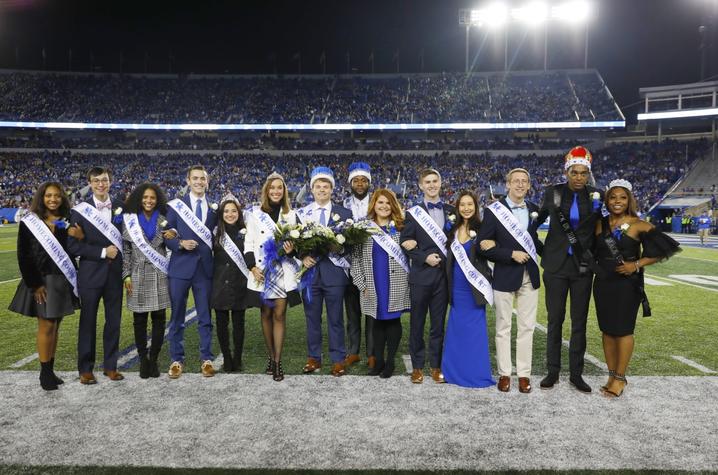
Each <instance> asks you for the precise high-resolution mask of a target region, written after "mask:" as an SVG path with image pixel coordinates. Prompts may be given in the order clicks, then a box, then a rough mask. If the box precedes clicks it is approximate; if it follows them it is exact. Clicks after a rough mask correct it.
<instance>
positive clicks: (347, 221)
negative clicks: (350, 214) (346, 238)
mask: <svg viewBox="0 0 718 475" xmlns="http://www.w3.org/2000/svg"><path fill="white" fill-rule="evenodd" d="M345 222H346V223H347V226H351V225H352V224H354V220H353V219H351V218H349V219H347V220H346V221H345Z"/></svg>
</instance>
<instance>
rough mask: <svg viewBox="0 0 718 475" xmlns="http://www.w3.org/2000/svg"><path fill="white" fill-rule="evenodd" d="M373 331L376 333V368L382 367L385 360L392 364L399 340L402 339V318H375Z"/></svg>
mask: <svg viewBox="0 0 718 475" xmlns="http://www.w3.org/2000/svg"><path fill="white" fill-rule="evenodd" d="M369 318H371V317H369ZM372 320H373V318H372ZM372 331H373V333H374V344H375V346H374V356H375V357H376V368H381V366H382V365H383V364H384V363H385V362H386V363H388V364H392V363H393V362H394V357H395V356H396V351H397V350H398V349H399V342H400V341H401V318H392V319H391V320H375V321H374V325H373V329H372ZM385 347H386V350H387V352H386V359H385V358H384V348H385Z"/></svg>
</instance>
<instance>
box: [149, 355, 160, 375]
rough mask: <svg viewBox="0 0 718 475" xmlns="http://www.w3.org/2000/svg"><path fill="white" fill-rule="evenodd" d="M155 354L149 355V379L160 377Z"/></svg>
mask: <svg viewBox="0 0 718 475" xmlns="http://www.w3.org/2000/svg"><path fill="white" fill-rule="evenodd" d="M158 356H159V355H158V354H157V353H152V354H150V378H159V377H160V368H159V366H157V357H158Z"/></svg>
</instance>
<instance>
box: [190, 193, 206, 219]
mask: <svg viewBox="0 0 718 475" xmlns="http://www.w3.org/2000/svg"><path fill="white" fill-rule="evenodd" d="M189 199H190V204H191V205H192V213H194V215H195V216H196V215H197V200H199V201H200V205H201V206H202V222H203V223H206V222H207V215H208V214H209V204H208V203H207V195H203V196H202V197H201V198H198V197H196V196H195V195H193V194H192V193H190V194H189Z"/></svg>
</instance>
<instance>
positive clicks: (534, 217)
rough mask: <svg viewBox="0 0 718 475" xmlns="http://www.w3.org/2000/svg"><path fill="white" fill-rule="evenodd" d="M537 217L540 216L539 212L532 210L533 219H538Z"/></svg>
mask: <svg viewBox="0 0 718 475" xmlns="http://www.w3.org/2000/svg"><path fill="white" fill-rule="evenodd" d="M536 218H538V213H537V212H536V211H532V212H531V219H536Z"/></svg>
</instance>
